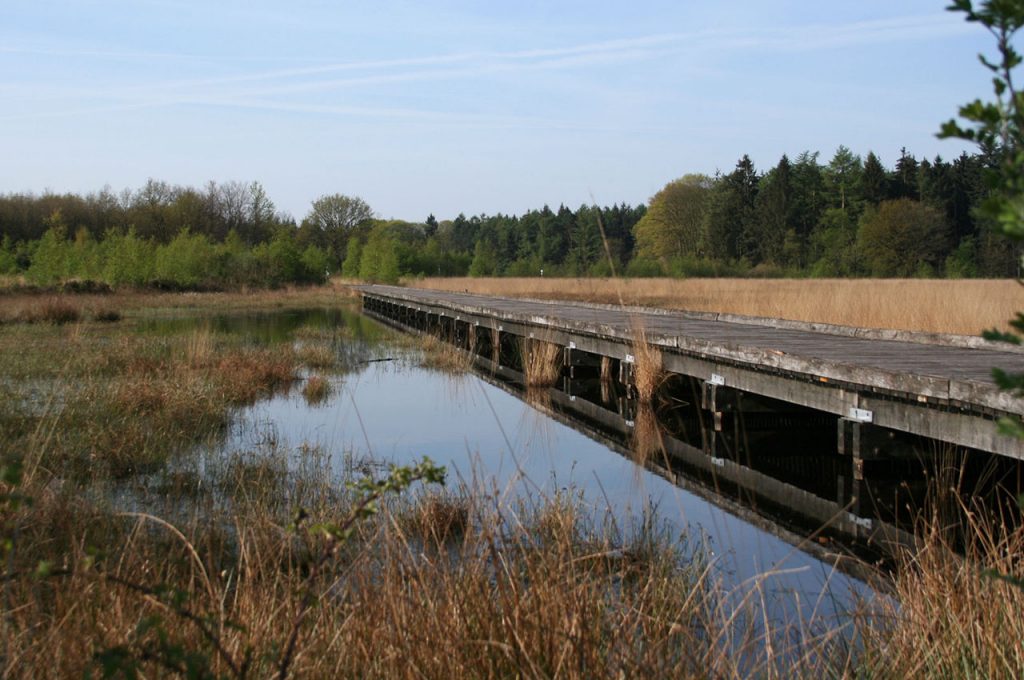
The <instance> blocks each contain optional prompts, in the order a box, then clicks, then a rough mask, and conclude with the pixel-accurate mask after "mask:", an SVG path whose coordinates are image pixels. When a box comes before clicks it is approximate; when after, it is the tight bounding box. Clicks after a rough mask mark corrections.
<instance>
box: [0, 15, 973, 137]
mask: <svg viewBox="0 0 1024 680" xmlns="http://www.w3.org/2000/svg"><path fill="white" fill-rule="evenodd" d="M966 30H969V28H968V27H966V26H965V24H963V23H962V22H956V21H951V19H950V17H948V16H946V15H942V14H939V15H924V16H909V17H899V18H893V19H885V20H879V21H864V22H855V23H845V24H813V25H790V26H779V27H759V28H756V29H755V28H742V29H717V30H716V29H707V30H696V31H688V32H673V33H662V34H652V35H645V36H635V37H623V38H617V39H612V40H604V41H596V42H585V43H580V44H575V45H562V46H553V47H539V48H528V49H523V50H510V51H500V50H495V51H479V50H472V51H463V52H452V53H443V54H432V55H430V54H428V55H422V56H412V57H403V58H393V59H365V60H351V61H341V62H335V63H323V64H313V65H309V66H299V67H290V68H275V69H264V70H256V71H248V72H242V73H235V74H231V75H225V76H218V77H209V78H198V79H196V78H191V79H190V78H186V79H169V80H161V81H156V82H149V83H126V84H120V85H115V86H106V87H104V86H98V87H89V86H88V84H86V86H85V87H83V86H81V85H79V86H76V87H73V88H72V87H69V88H64V89H62V88H60V87H54V88H48V89H46V90H40V89H39V88H38V87H36V88H34V89H33V87H32V86H30V85H21V84H19V83H13V84H11V83H9V84H6V85H4V84H2V83H0V88H3V89H4V90H5V91H6V92H7V95H8V96H11V97H16V96H17V95H18V94H19V92H21V93H22V94H24V95H25V96H26V97H27V98H34V99H36V100H43V99H50V98H60V97H64V98H67V99H72V100H75V101H79V102H81V103H83V104H85V102H83V101H82V100H83V99H84V100H85V101H87V102H89V104H88V105H85V106H84V108H83V107H81V106H78V107H76V106H68V107H64V108H63V109H62V110H61V111H59V112H58V113H57V114H56V115H79V114H81V113H83V112H87V111H98V110H100V111H111V110H117V109H126V110H127V109H139V108H159V107H167V106H180V105H217V106H224V105H234V106H239V107H244V108H267V109H270V108H274V109H276V110H282V111H284V110H291V111H295V112H307V113H332V114H334V115H340V116H364V117H368V116H380V115H381V112H382V111H385V112H387V111H391V112H392V113H389V114H387V115H395V114H394V113H393V112H396V111H400V112H402V113H400V114H398V115H403V116H411V117H416V118H418V119H421V120H441V119H447V120H458V119H459V117H458V114H456V113H451V112H445V111H418V110H410V109H388V108H387V107H384V108H371V109H364V108H361V107H352V106H346V105H344V104H338V105H330V104H324V103H322V102H297V101H294V98H295V97H296V96H301V95H303V94H311V93H316V92H332V93H340V92H343V91H346V90H352V89H356V88H374V87H378V86H383V96H385V97H386V96H387V87H388V86H391V85H397V84H409V83H417V82H431V81H445V80H448V81H462V80H472V79H480V78H486V77H493V76H496V75H499V74H500V75H515V74H523V75H524V76H525V75H529V76H530V78H531V80H535V79H536V77H537V76H538V74H541V73H544V72H555V71H570V70H576V71H584V72H585V71H587V70H588V69H589V70H593V71H597V72H598V73H600V71H599V69H601V68H603V67H609V66H615V65H621V64H627V63H631V62H641V61H650V60H668V59H673V60H679V61H684V60H687V59H688V58H692V57H698V56H699V58H700V60H701V61H702V62H704V63H705V64H708V63H711V64H713V63H715V62H716V61H722V60H724V59H728V58H729V57H732V56H736V55H758V54H765V53H775V52H813V51H822V50H831V49H841V48H843V49H845V48H850V47H856V46H860V45H869V44H877V43H884V42H890V41H904V42H906V41H914V40H935V39H939V38H943V37H948V36H951V35H957V34H961V33H963V32H964V31H966ZM41 51H45V52H46V53H47V54H50V55H52V56H65V57H67V58H87V57H90V56H92V57H102V58H123V59H134V58H137V57H139V56H140V55H139V53H134V52H119V51H116V50H106V51H105V50H67V51H62V50H41ZM13 52H31V49H29V48H18V47H6V48H0V58H2V54H3V53H13ZM144 55H145V56H146V57H147V58H153V59H174V58H182V59H190V58H200V57H197V56H196V55H174V54H169V53H163V52H152V53H144ZM235 66H237V64H236V65H235ZM19 88H21V89H20V90H19ZM378 89H380V88H378ZM283 100H284V101H283ZM23 115H28V114H19V113H9V114H8V115H7V116H0V119H3V118H7V119H10V118H12V117H14V118H16V117H22V116H23ZM32 115H36V114H34V113H33V114H32ZM534 122H535V121H534ZM549 123H551V124H554V122H553V121H549Z"/></svg>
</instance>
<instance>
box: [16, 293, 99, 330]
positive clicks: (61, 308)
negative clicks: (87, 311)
mask: <svg viewBox="0 0 1024 680" xmlns="http://www.w3.org/2000/svg"><path fill="white" fill-rule="evenodd" d="M14 319H15V320H16V321H20V322H22V323H49V324H54V325H56V326H60V325H63V324H67V323H77V322H79V321H81V320H82V309H81V307H79V305H77V304H73V303H72V302H70V301H69V300H67V299H66V298H64V297H47V298H43V299H42V300H37V301H35V304H27V305H25V306H23V307H21V309H19V310H18V311H17V312H16V313H15V314H14Z"/></svg>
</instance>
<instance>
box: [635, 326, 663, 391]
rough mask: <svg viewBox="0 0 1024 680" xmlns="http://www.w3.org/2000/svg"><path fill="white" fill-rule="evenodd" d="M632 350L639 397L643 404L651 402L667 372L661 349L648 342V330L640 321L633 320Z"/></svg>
mask: <svg viewBox="0 0 1024 680" xmlns="http://www.w3.org/2000/svg"><path fill="white" fill-rule="evenodd" d="M630 351H631V352H632V353H633V381H634V387H635V388H636V395H637V399H638V400H639V401H640V403H642V404H650V403H651V401H652V400H653V399H654V395H655V393H657V391H658V388H659V387H661V385H662V383H663V382H665V375H666V373H665V369H664V365H663V363H662V357H661V350H659V349H658V348H656V347H655V346H654V345H652V344H651V343H650V342H648V340H647V331H646V330H645V329H644V327H643V325H642V324H640V322H639V321H634V322H633V341H632V343H631V345H630Z"/></svg>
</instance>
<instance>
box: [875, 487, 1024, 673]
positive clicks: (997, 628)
mask: <svg viewBox="0 0 1024 680" xmlns="http://www.w3.org/2000/svg"><path fill="white" fill-rule="evenodd" d="M954 500H957V499H954ZM958 502H959V503H960V505H961V509H962V511H963V512H962V513H961V515H962V517H963V521H964V526H961V527H957V529H958V530H957V532H956V533H957V534H959V535H960V537H961V539H960V540H955V544H954V539H953V538H951V532H950V531H949V529H950V525H948V524H947V523H945V522H943V521H942V519H941V515H940V514H939V513H937V512H936V513H935V514H934V515H933V516H931V517H930V518H929V519H928V520H927V521H924V522H922V523H921V526H920V527H919V530H918V534H919V535H920V536H921V538H922V542H921V545H919V546H918V547H917V549H915V550H904V551H903V552H901V554H900V555H899V557H898V561H897V566H896V570H895V574H894V576H893V578H892V584H893V587H894V592H895V600H896V601H890V602H887V603H886V604H885V605H884V606H882V607H880V608H875V609H874V610H869V611H868V612H867V613H866V616H867V617H868V620H862V621H860V622H859V625H858V631H859V633H860V634H861V635H862V637H863V640H864V643H865V652H864V654H863V656H862V658H861V666H862V667H861V670H862V671H863V672H862V673H861V674H862V675H864V676H873V675H874V676H877V675H888V676H890V677H919V678H949V677H984V678H999V677H1006V678H1009V677H1019V675H1020V672H1021V669H1024V642H1022V641H1024V616H1022V612H1024V527H1022V526H1020V525H1019V523H1014V524H1010V523H1007V522H1004V521H1002V520H1001V519H1000V518H997V517H993V516H992V515H991V514H990V513H989V512H987V511H985V510H983V509H982V508H981V507H977V508H975V507H971V506H970V504H969V502H968V501H966V500H962V499H961V500H959V501H958ZM964 535H966V540H964V539H963V538H962V537H963V536H964ZM964 543H966V546H964V545H963V544H964ZM958 547H959V548H960V550H962V552H961V551H960V550H957V548H958Z"/></svg>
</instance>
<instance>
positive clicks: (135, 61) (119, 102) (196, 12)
mask: <svg viewBox="0 0 1024 680" xmlns="http://www.w3.org/2000/svg"><path fill="white" fill-rule="evenodd" d="M945 4H946V3H945V2H944V1H943V0H928V1H917V0H906V1H904V0H901V1H900V2H892V1H891V0H888V1H881V0H860V1H859V2H845V1H844V2H839V1H837V0H825V1H822V0H817V1H811V0H808V1H800V2H798V1H796V0H792V1H785V0H760V1H746V0H736V1H734V2H729V3H719V2H692V1H686V0H676V1H675V2H645V1H643V0H637V1H635V2H632V3H626V2H621V1H620V2H602V1H600V0H589V1H587V2H577V1H576V0H569V1H566V2H539V1H535V0H517V1H516V2H500V3H499V2H482V1H481V2H468V1H467V2H456V1H451V2H431V1H427V0H423V1H420V2H415V1H412V0H410V1H407V2H394V1H390V0H380V1H377V2H347V1H344V0H334V1H331V0H320V1H312V0H294V1H291V2H284V1H281V2H263V1H259V0H245V1H242V0H224V1H221V0H206V1H205V2H198V1H195V2H194V1H193V0H131V1H101V0H63V1H60V2H58V1H55V0H28V1H25V0H4V1H3V4H2V6H0V192H2V193H6V192H11V191H34V192H37V193H38V192H41V191H44V190H47V189H49V190H53V191H57V192H64V191H73V192H83V193H84V192H89V191H95V190H98V189H100V188H102V187H103V186H104V185H110V186H111V187H113V188H114V189H115V190H120V189H123V188H125V187H130V188H138V187H139V186H141V185H142V184H143V183H144V182H145V181H146V179H147V178H149V177H153V178H157V179H163V180H167V181H169V182H172V183H176V184H190V185H201V184H204V183H205V182H206V181H208V180H211V179H213V180H217V181H226V180H242V181H251V180H258V181H260V182H262V184H263V185H264V187H265V188H266V190H267V192H268V193H269V195H270V196H271V198H272V199H274V200H275V202H276V203H277V206H278V208H279V209H282V210H285V211H287V212H289V213H291V214H292V215H294V216H295V217H296V218H297V219H301V217H302V216H303V215H304V214H305V213H306V212H307V210H308V207H309V204H310V202H311V201H312V200H313V199H315V198H316V197H317V196H319V195H322V194H325V193H335V192H339V193H345V194H351V195H358V196H361V197H362V198H364V199H365V200H366V201H367V202H369V203H370V205H371V206H372V207H373V208H374V209H375V210H376V211H377V213H378V214H379V215H380V216H382V217H394V218H401V219H409V220H422V219H424V218H425V217H426V216H427V214H428V213H433V214H435V215H436V216H437V217H438V218H439V219H444V218H450V217H454V216H455V215H456V214H458V213H459V212H465V213H466V214H476V213H482V212H483V213H488V214H493V213H497V212H505V213H520V212H523V211H525V210H527V209H529V208H533V207H540V206H542V205H543V204H545V203H547V204H551V205H552V206H557V205H558V204H560V203H565V204H567V205H570V206H573V207H576V206H578V205H580V204H582V203H585V202H586V203H589V202H591V201H592V200H593V201H596V202H598V203H600V204H609V203H618V202H621V201H626V202H628V203H639V202H644V201H646V200H647V199H648V198H649V197H650V196H651V195H652V194H654V193H655V192H656V191H657V190H658V189H660V188H661V187H662V186H663V185H664V184H665V183H666V182H668V181H670V180H672V179H674V178H676V177H679V176H681V175H683V174H686V173H689V172H705V173H714V172H715V171H716V170H723V171H728V170H730V169H731V168H732V167H733V166H734V165H735V163H736V160H737V159H738V158H739V157H740V156H741V155H742V154H744V153H747V154H750V156H751V158H752V159H753V160H754V163H755V166H756V167H757V168H758V169H761V170H766V169H768V168H770V167H771V166H773V165H775V163H776V162H777V161H778V159H779V157H780V156H781V155H782V154H783V153H788V154H789V155H790V156H791V157H792V156H795V155H797V154H798V153H800V152H801V151H803V150H811V151H820V152H821V156H822V159H823V160H827V159H828V158H830V157H831V155H832V153H833V152H834V151H835V148H836V147H837V146H838V145H839V144H845V145H846V146H848V147H850V148H851V149H852V150H853V151H855V152H856V153H859V154H861V155H864V154H866V153H867V152H868V151H869V150H874V151H875V153H876V154H878V155H879V156H880V157H881V158H882V161H883V162H884V163H885V164H886V165H888V166H891V165H892V163H893V162H894V161H895V160H896V158H897V157H898V155H899V151H900V148H901V147H903V146H905V147H906V148H907V149H908V151H910V152H912V153H914V154H915V155H917V156H918V157H922V156H927V157H933V156H934V155H936V154H941V155H943V156H944V157H947V158H948V157H953V156H956V155H957V154H959V152H960V151H961V150H962V149H963V148H964V147H963V145H961V144H960V143H957V142H954V141H940V140H937V139H936V138H935V134H934V133H935V131H936V130H937V129H938V126H939V124H940V123H941V122H942V121H943V120H946V119H948V118H950V117H951V116H953V115H954V114H955V112H956V108H957V106H958V105H960V104H962V103H964V102H966V101H967V100H969V99H972V98H974V97H977V96H983V97H984V96H987V91H988V78H987V76H986V74H985V71H984V70H983V69H982V68H981V66H980V65H979V64H978V62H977V60H976V58H975V55H976V54H977V53H978V52H979V51H986V52H990V51H991V48H990V43H991V41H990V39H989V37H988V35H987V34H986V33H985V32H984V30H983V29H981V28H979V27H978V26H976V25H971V24H967V23H965V22H964V21H963V20H962V19H961V18H960V16H959V15H954V14H950V13H948V12H946V11H944V9H943V7H944V5H945Z"/></svg>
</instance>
